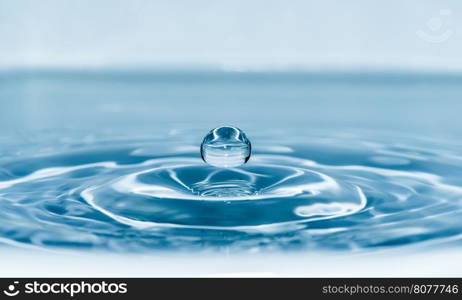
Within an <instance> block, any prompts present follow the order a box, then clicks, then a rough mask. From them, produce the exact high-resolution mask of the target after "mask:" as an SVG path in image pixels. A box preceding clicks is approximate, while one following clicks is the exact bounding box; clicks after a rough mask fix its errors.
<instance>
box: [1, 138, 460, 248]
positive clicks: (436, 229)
mask: <svg viewBox="0 0 462 300" xmlns="http://www.w3.org/2000/svg"><path fill="white" fill-rule="evenodd" d="M178 141H180V142H178ZM181 141H182V137H181V135H180V136H175V139H172V140H155V139H153V140H143V139H137V138H131V139H125V140H124V141H123V142H120V141H118V140H113V141H111V140H110V139H106V140H105V142H104V144H99V143H96V142H95V143H86V144H85V143H84V144H78V143H77V144H74V145H73V146H72V147H69V148H68V149H66V150H65V151H64V150H61V151H57V150H55V151H51V153H46V154H40V155H36V154H34V153H32V152H31V153H29V154H27V155H25V154H21V155H10V156H4V157H3V158H2V159H1V160H0V217H1V218H2V224H3V226H2V228H0V238H2V240H4V241H5V240H9V241H12V242H15V243H22V244H25V245H26V244H30V245H36V246H48V247H50V246H54V247H57V246H61V247H62V246H66V247H90V248H103V249H112V250H117V251H133V250H143V249H144V250H147V249H163V248H166V247H167V248H170V247H175V248H188V249H191V248H203V247H204V246H207V245H208V246H217V247H221V246H232V247H236V248H239V249H252V248H253V247H260V248H262V247H268V248H274V247H275V248H282V249H285V248H300V247H301V248H327V249H358V248H371V247H388V246H395V245H407V244H413V243H416V242H423V241H435V242H436V241H438V240H441V239H449V240H451V239H452V240H455V241H456V242H457V241H458V240H459V239H460V237H459V235H460V232H462V225H460V222H459V219H460V215H461V213H462V187H461V186H462V184H461V183H462V182H461V181H462V180H461V179H460V178H462V177H461V175H462V171H461V167H462V158H461V157H460V156H459V154H458V152H457V146H454V145H452V144H447V145H442V144H440V145H441V146H440V147H438V149H435V147H434V144H433V143H428V142H425V141H423V140H417V139H412V138H403V139H401V140H400V141H399V142H393V143H391V142H390V141H389V140H388V138H387V137H386V136H385V137H380V138H377V137H376V135H374V138H371V137H369V136H360V135H359V136H354V135H353V136H338V137H332V138H329V139H328V138H325V137H322V136H306V135H302V136H298V137H297V138H296V139H295V138H292V139H286V140H284V139H280V140H279V141H278V145H273V144H271V143H268V141H267V140H266V139H265V137H262V138H260V140H258V139H256V141H257V142H256V143H255V148H254V153H255V154H254V155H253V156H252V157H251V159H250V161H249V162H248V163H247V164H246V165H244V166H241V167H238V168H229V169H220V168H216V167H212V166H209V165H207V164H205V163H203V162H202V160H201V158H200V154H199V152H198V150H197V147H195V146H194V145H193V144H191V143H189V142H188V141H187V140H186V139H185V140H184V142H181Z"/></svg>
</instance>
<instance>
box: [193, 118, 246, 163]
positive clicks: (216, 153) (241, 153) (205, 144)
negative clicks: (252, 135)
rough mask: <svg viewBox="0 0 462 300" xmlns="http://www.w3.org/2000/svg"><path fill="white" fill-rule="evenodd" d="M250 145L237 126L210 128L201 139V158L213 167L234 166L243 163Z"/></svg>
mask: <svg viewBox="0 0 462 300" xmlns="http://www.w3.org/2000/svg"><path fill="white" fill-rule="evenodd" d="M251 150H252V147H251V144H250V141H249V140H248V139H247V137H246V135H245V133H244V132H243V131H242V130H240V129H239V128H236V127H232V126H222V127H217V128H215V129H213V130H211V131H210V132H209V133H208V134H207V135H206V136H205V137H204V140H203V141H202V145H201V156H202V159H203V160H204V161H205V162H206V163H208V164H210V165H212V166H215V167H220V168H234V167H238V166H240V165H243V164H245V163H246V162H247V161H248V160H249V158H250V153H251Z"/></svg>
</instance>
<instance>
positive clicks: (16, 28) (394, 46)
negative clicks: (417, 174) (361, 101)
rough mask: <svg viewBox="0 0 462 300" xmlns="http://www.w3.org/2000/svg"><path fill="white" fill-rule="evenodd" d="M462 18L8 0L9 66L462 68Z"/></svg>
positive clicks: (4, 41)
mask: <svg viewBox="0 0 462 300" xmlns="http://www.w3.org/2000/svg"><path fill="white" fill-rule="evenodd" d="M441 9H443V10H444V9H446V10H449V12H450V15H449V16H445V17H443V18H442V21H443V24H439V25H440V26H439V27H438V28H437V29H435V30H433V31H432V30H431V29H430V27H429V25H428V22H429V21H430V20H431V18H432V17H438V16H439V13H440V10H441ZM461 14H462V2H461V1H458V0H452V1H450V0H443V1H432V0H408V1H402V0H388V1H370V0H351V1H340V0H337V1H334V0H326V1H302V0H295V1H294V0H290V1H287V0H284V1H283V0H253V1H244V0H236V1H211V0H197V1H189V0H182V1H179V0H173V1H150V0H130V1H129V0H124V1H120V0H97V1H94V0H41V1H36V0H2V1H1V2H0V42H1V45H0V68H1V69H6V68H16V67H63V68H66V67H72V68H78V69H81V68H107V67H117V68H128V67H135V68H137V67H138V68H139V67H143V68H149V67H152V66H156V67H158V66H167V67H171V66H175V67H180V68H183V67H185V66H193V67H194V66H206V67H209V66H212V67H218V68H224V69H232V70H247V69H254V68H257V69H260V68H264V69H267V68H270V69H278V68H285V69H287V68H289V69H292V68H308V69H323V70H325V69H326V68H332V69H345V68H346V69H350V68H353V69H358V68H360V69H364V68H368V69H376V68H379V69H396V68H401V69H418V70H420V69H432V70H433V69H438V70H461V69H462V56H461V55H460V52H461V49H462V34H461V32H462V18H461V17H460V16H461ZM436 25H438V24H436ZM419 30H424V31H425V32H428V33H429V34H433V35H437V36H438V35H441V34H444V33H445V32H447V31H449V32H450V37H449V38H448V39H446V40H445V41H444V42H442V43H430V42H427V41H425V40H422V38H420V37H419V36H418V34H417V33H416V32H417V31H419Z"/></svg>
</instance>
